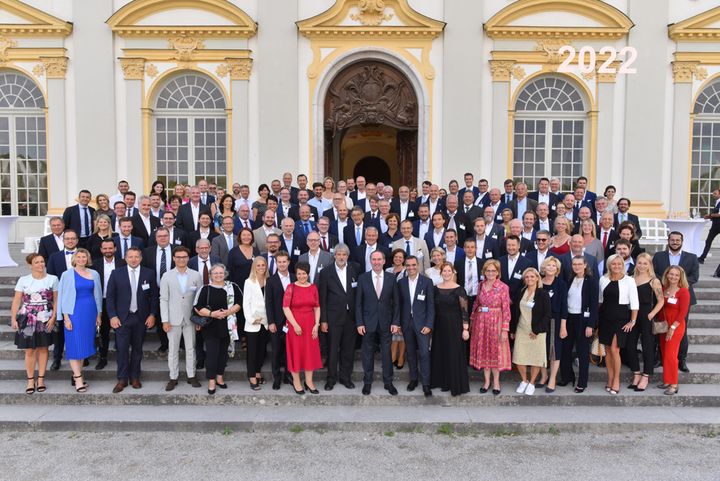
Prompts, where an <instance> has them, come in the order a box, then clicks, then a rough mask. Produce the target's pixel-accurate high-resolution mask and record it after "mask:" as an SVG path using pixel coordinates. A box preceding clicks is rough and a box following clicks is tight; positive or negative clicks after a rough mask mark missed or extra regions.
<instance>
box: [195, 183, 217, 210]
mask: <svg viewBox="0 0 720 481" xmlns="http://www.w3.org/2000/svg"><path fill="white" fill-rule="evenodd" d="M198 188H199V189H200V202H202V203H203V205H207V206H209V205H210V204H213V203H214V202H215V196H214V195H212V194H211V193H210V192H208V182H207V180H205V179H200V181H199V182H198Z"/></svg>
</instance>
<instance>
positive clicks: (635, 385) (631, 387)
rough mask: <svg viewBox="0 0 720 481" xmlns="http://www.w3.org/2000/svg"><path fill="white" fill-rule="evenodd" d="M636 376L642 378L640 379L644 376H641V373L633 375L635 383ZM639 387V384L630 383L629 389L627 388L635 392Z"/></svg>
mask: <svg viewBox="0 0 720 481" xmlns="http://www.w3.org/2000/svg"><path fill="white" fill-rule="evenodd" d="M636 376H640V377H642V376H641V374H640V373H639V372H634V373H633V381H634V380H635V377H636ZM639 382H640V381H638V383H639ZM637 387H638V385H637V384H635V383H630V384H628V387H627V388H628V389H633V390H634V389H636V388H637Z"/></svg>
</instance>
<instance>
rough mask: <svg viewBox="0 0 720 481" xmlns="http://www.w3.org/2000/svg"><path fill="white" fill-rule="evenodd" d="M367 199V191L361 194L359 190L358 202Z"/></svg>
mask: <svg viewBox="0 0 720 481" xmlns="http://www.w3.org/2000/svg"><path fill="white" fill-rule="evenodd" d="M365 197H367V194H366V193H365V191H363V192H360V191H359V190H358V191H357V200H360V199H364V198H365Z"/></svg>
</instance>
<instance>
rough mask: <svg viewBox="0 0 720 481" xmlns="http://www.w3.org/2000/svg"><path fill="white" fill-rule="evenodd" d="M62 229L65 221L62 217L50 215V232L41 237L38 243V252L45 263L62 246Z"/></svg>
mask: <svg viewBox="0 0 720 481" xmlns="http://www.w3.org/2000/svg"><path fill="white" fill-rule="evenodd" d="M64 230H65V223H64V222H63V220H62V217H52V218H51V219H50V233H49V234H48V235H46V236H43V237H41V238H40V244H39V245H38V254H40V255H41V256H42V257H43V259H45V263H46V264H47V261H48V259H49V258H50V256H51V255H52V254H55V253H56V252H59V251H60V249H62V248H63V231H64Z"/></svg>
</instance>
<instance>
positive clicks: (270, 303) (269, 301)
mask: <svg viewBox="0 0 720 481" xmlns="http://www.w3.org/2000/svg"><path fill="white" fill-rule="evenodd" d="M289 274H290V283H293V282H295V281H296V280H297V278H296V277H295V274H293V273H292V272H290V273H289ZM288 285H289V284H288ZM283 297H285V289H283V285H282V280H281V279H280V275H279V274H278V273H277V272H276V273H275V274H273V275H271V276H270V277H268V280H267V282H266V283H265V312H266V313H267V319H268V325H270V324H275V326H277V329H278V331H280V330H281V329H282V328H283V326H284V325H285V322H286V319H285V312H284V311H283ZM321 305H322V304H321Z"/></svg>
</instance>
